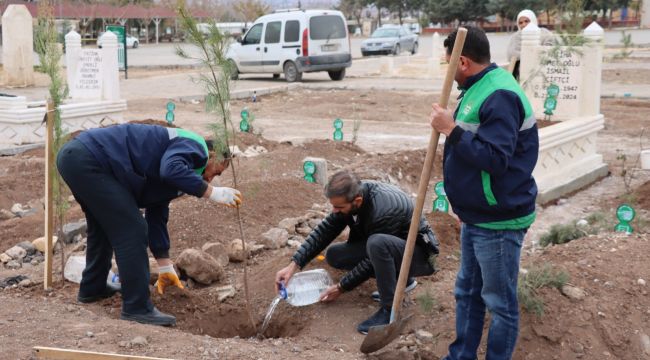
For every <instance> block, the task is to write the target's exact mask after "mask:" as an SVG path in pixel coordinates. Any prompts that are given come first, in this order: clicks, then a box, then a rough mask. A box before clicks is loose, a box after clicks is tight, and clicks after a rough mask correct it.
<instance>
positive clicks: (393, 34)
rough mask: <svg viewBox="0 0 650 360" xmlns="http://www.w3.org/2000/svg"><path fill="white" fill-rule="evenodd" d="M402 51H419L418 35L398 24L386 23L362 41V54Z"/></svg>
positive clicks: (397, 52)
mask: <svg viewBox="0 0 650 360" xmlns="http://www.w3.org/2000/svg"><path fill="white" fill-rule="evenodd" d="M402 51H409V52H410V53H411V54H415V53H416V52H418V36H417V35H416V34H413V33H412V32H411V31H409V30H408V29H406V28H404V27H402V26H398V25H384V26H382V27H380V28H379V29H377V30H375V32H373V33H372V35H370V37H369V38H368V39H366V40H364V41H363V42H362V43H361V55H363V56H368V55H377V54H393V55H397V54H399V53H401V52H402Z"/></svg>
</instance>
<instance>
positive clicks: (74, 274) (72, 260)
mask: <svg viewBox="0 0 650 360" xmlns="http://www.w3.org/2000/svg"><path fill="white" fill-rule="evenodd" d="M85 268H86V257H85V256H83V255H72V256H70V257H69V258H68V261H67V262H66V263H65V267H64V268H63V276H64V277H65V278H66V279H67V280H68V281H71V282H73V283H77V284H79V283H80V282H81V276H82V274H83V271H84V269H85ZM106 282H107V283H113V284H119V283H120V276H119V275H118V274H116V273H114V272H113V271H112V270H109V271H108V276H107V277H106Z"/></svg>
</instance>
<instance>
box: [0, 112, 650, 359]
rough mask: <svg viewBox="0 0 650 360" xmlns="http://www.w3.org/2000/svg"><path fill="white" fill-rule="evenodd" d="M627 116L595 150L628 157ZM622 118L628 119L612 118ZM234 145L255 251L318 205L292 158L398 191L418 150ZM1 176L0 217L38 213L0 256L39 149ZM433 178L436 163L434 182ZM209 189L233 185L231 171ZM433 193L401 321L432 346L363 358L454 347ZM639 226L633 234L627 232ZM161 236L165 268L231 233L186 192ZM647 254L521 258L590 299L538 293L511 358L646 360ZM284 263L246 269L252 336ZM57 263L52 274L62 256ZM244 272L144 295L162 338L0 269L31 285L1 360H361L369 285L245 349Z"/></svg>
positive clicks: (588, 249) (641, 195)
mask: <svg viewBox="0 0 650 360" xmlns="http://www.w3.org/2000/svg"><path fill="white" fill-rule="evenodd" d="M634 106H637V104H636V103H630V102H625V101H624V102H620V103H619V102H618V101H606V102H604V111H605V112H606V116H607V118H606V119H608V120H607V125H606V126H607V129H606V130H605V131H604V132H603V136H601V137H600V139H599V141H600V140H601V139H603V141H604V142H605V143H611V144H615V145H613V146H615V147H619V146H620V147H624V149H625V150H626V151H632V150H633V149H634V148H635V147H636V145H629V144H627V143H625V142H624V141H622V139H625V138H630V137H634V134H635V133H638V131H637V130H631V129H630V126H632V125H633V124H641V123H642V121H643V119H644V117H642V115H641V114H640V113H641V112H639V111H638V107H641V106H644V105H642V104H641V103H639V104H638V106H637V107H634ZM630 109H631V110H630ZM610 112H611V115H610ZM616 116H618V117H616ZM622 117H623V118H624V121H622V122H621V121H619V120H620V119H621V118H622ZM612 119H614V120H612ZM237 145H238V146H239V147H240V148H241V149H242V150H243V149H244V148H246V147H247V146H250V145H261V146H264V147H265V148H266V149H267V150H269V152H268V153H265V154H261V155H259V156H256V157H252V158H239V159H238V160H236V162H235V166H237V169H238V179H239V188H240V190H242V192H243V193H244V207H243V208H242V210H241V211H242V217H243V220H244V228H245V237H246V240H247V241H251V242H257V241H259V240H261V234H262V233H264V232H266V231H267V230H268V229H270V228H271V227H275V226H277V224H278V222H279V221H280V220H282V219H284V218H287V217H298V216H301V215H304V214H305V212H306V211H307V210H309V209H310V208H311V207H312V205H313V204H314V203H316V204H319V205H321V206H326V205H327V204H326V201H325V199H324V197H323V195H322V188H321V186H320V185H318V184H311V183H308V182H306V181H304V180H303V179H302V176H303V173H302V159H303V158H304V157H306V156H316V157H324V158H326V159H327V160H328V166H329V169H330V171H331V172H332V173H333V172H334V171H336V170H337V169H342V168H351V169H354V170H356V171H358V172H359V173H360V174H361V175H362V177H365V178H371V179H378V180H382V181H387V182H391V183H395V184H397V185H399V186H401V187H402V188H403V189H404V190H405V191H407V192H413V191H415V189H416V186H417V182H418V180H419V176H420V170H421V168H420V166H421V165H420V164H421V163H422V161H423V159H424V151H423V150H407V151H399V152H393V153H387V154H378V153H372V152H366V151H364V150H363V149H361V148H359V147H357V146H355V145H352V144H350V143H347V142H333V141H329V140H315V141H306V142H304V143H302V144H300V145H292V144H290V143H279V142H273V141H270V140H267V139H264V138H262V137H256V136H252V135H245V136H243V137H241V138H240V139H239V140H238V142H237ZM438 151H439V152H440V149H438ZM603 153H604V155H605V158H606V161H608V162H609V163H610V166H611V165H615V163H616V159H615V156H614V155H613V154H614V153H615V151H614V148H611V149H609V150H608V151H604V152H603ZM438 156H440V153H438ZM438 159H439V157H438ZM613 168H614V169H616V167H615V166H614V167H613ZM0 169H1V170H0V189H1V190H2V191H0V208H2V209H8V208H10V207H11V206H12V204H13V203H17V202H19V203H22V204H29V205H30V206H31V207H32V208H34V209H36V210H37V211H36V212H35V213H33V214H31V215H29V216H25V217H23V218H13V219H10V220H4V221H0V250H5V249H7V248H9V247H11V246H13V245H15V244H17V243H19V242H20V241H23V240H29V241H31V240H33V239H34V238H36V237H39V236H41V235H42V228H41V227H42V223H43V214H42V210H41V208H40V207H39V206H42V205H39V204H40V200H39V199H40V198H41V197H42V196H43V186H42V179H43V151H42V150H34V151H31V152H29V153H24V154H21V155H16V156H12V157H3V158H0ZM614 175H616V173H615V174H614ZM440 179H441V170H440V168H439V162H437V163H436V166H435V167H434V175H433V180H432V182H433V181H439V180H440ZM217 181H218V182H219V183H220V184H222V185H224V186H230V185H231V181H232V179H231V175H230V172H228V173H226V174H225V175H224V176H223V177H222V178H220V179H218V180H217ZM632 195H633V196H634V198H636V199H638V203H636V204H635V205H636V206H637V207H638V208H640V209H642V208H646V209H647V208H648V207H649V205H650V203H648V201H647V199H650V183H645V184H642V186H640V187H638V188H636V189H635V192H634V193H633V194H632ZM431 196H432V195H431V194H429V198H428V199H427V202H426V204H428V205H427V206H426V212H427V215H426V216H427V218H428V219H429V221H430V223H431V224H432V225H433V227H434V229H435V232H436V234H437V236H438V238H439V239H440V242H441V255H440V256H439V258H438V269H439V271H438V272H437V273H436V274H434V275H432V276H429V277H423V278H420V279H418V281H419V283H420V285H419V286H418V288H417V289H416V291H415V293H414V295H413V296H411V297H410V299H411V305H410V307H409V311H413V312H414V313H415V316H414V319H413V321H412V323H411V325H410V326H411V330H412V331H415V330H426V331H428V332H429V333H430V334H431V335H432V337H431V338H427V340H419V339H418V341H419V342H418V341H416V340H415V335H413V334H407V335H406V336H404V337H403V338H402V339H399V340H398V341H396V342H395V343H393V344H391V345H390V346H389V347H387V349H386V350H385V351H384V352H382V353H380V354H379V355H373V356H370V357H369V358H370V359H397V358H399V359H420V358H426V359H436V358H437V357H439V356H443V355H444V354H445V351H446V347H447V345H448V344H449V343H450V342H451V341H453V334H454V307H455V305H454V299H453V286H454V281H455V276H456V271H457V269H458V264H459V259H460V256H461V254H460V252H459V243H458V241H459V240H458V239H459V223H458V221H457V220H456V219H455V218H454V217H452V216H450V215H447V214H442V213H429V209H430V204H431V198H430V197H431ZM569 201H571V200H569ZM618 201H619V198H618V195H611V196H610V195H607V196H600V197H599V195H598V194H596V195H595V197H594V198H592V199H591V202H592V203H595V204H596V205H595V206H600V207H601V208H602V209H603V210H604V211H605V210H606V211H609V208H610V207H611V206H612V205H611V204H613V203H616V202H618ZM600 204H602V205H600ZM543 214H544V213H543V212H542V215H543ZM545 216H546V215H543V216H540V217H542V218H541V219H540V220H539V222H540V223H543V222H544V221H545V220H544V217H545ZM82 217H83V215H82V213H81V211H80V209H79V207H78V205H76V204H73V206H72V208H71V210H70V212H69V213H68V221H76V220H78V219H81V218H82ZM565 220H567V221H568V220H571V219H568V218H567V219H565ZM639 221H641V220H639ZM548 225H549V226H550V225H551V224H548ZM547 228H548V227H547ZM635 228H642V227H641V226H639V225H638V224H637V226H635ZM169 230H170V235H171V239H172V251H171V256H172V258H174V257H176V256H177V255H178V254H179V253H180V252H181V251H182V250H183V249H186V248H200V247H201V246H202V245H203V244H204V243H206V242H208V241H210V242H220V243H223V244H227V243H229V242H230V241H231V240H232V239H234V238H238V237H239V230H238V227H237V223H236V219H235V216H234V213H233V211H232V210H230V209H227V208H224V207H220V206H217V205H214V204H211V203H208V202H206V201H204V200H201V199H196V198H192V197H189V196H185V197H183V198H180V199H178V200H176V201H174V202H172V204H171V209H170V220H169ZM529 241H530V240H529ZM648 251H650V239H649V237H648V235H647V234H641V235H631V236H625V235H620V234H613V233H604V234H601V235H598V236H590V237H584V238H581V239H578V240H574V241H573V242H571V243H569V244H566V245H561V246H555V247H552V248H549V249H546V250H543V251H539V250H536V251H534V252H532V254H529V253H525V254H524V256H523V259H522V267H523V268H527V269H528V268H532V267H534V265H536V264H544V263H549V264H551V265H552V266H553V267H554V268H557V269H562V270H564V271H566V272H567V273H568V274H569V276H570V280H569V281H570V283H571V284H572V285H574V286H576V287H579V288H581V289H582V290H584V292H585V293H586V297H585V298H584V299H583V300H570V299H569V298H567V297H566V296H564V295H562V294H561V293H560V292H559V291H558V290H556V289H547V288H544V289H542V290H540V291H539V293H538V295H539V296H540V298H541V299H542V301H543V302H544V304H545V305H546V307H545V313H544V315H542V316H541V317H537V316H536V315H532V314H529V313H523V314H522V319H521V336H520V341H519V343H518V347H517V353H516V355H515V359H552V358H557V359H575V358H584V359H601V358H602V359H606V358H612V359H642V358H645V357H646V356H647V351H650V349H648V348H647V347H645V345H644V344H645V342H644V341H645V340H644V339H646V337H647V334H650V328H649V327H648V325H647V324H648V323H649V322H648V320H649V317H650V298H649V297H648V289H647V287H646V285H641V284H642V283H643V282H644V281H648V280H650V270H649V269H650V268H648V267H647V265H646V263H647V261H645V258H644V254H647V253H648ZM292 253H293V250H292V249H289V248H281V249H279V250H265V251H263V252H261V253H260V254H258V255H255V256H253V257H252V258H250V259H249V260H248V265H249V278H250V289H251V296H252V298H251V308H252V309H253V317H254V319H255V322H256V324H255V325H256V326H259V325H260V323H261V320H262V319H263V316H264V314H265V312H266V310H267V308H268V306H269V304H270V302H271V300H272V299H273V297H274V296H275V294H274V290H273V278H274V275H275V272H276V271H277V270H279V269H280V268H282V267H283V266H285V265H286V264H287V263H288V262H289V259H290V257H291V255H292ZM54 264H55V269H56V268H57V267H58V264H59V262H58V255H57V259H55V262H54ZM313 267H324V268H326V269H327V270H328V271H330V273H331V274H332V275H333V277H334V278H335V279H338V278H339V277H340V276H341V275H342V273H341V272H338V271H335V270H333V269H331V268H329V267H328V266H327V265H326V264H325V263H323V262H319V261H317V260H315V261H313V262H312V264H310V265H309V267H308V268H313ZM242 272H243V265H242V264H234V263H231V264H229V265H228V267H227V276H226V277H225V279H224V280H223V281H222V282H221V283H220V284H216V285H215V286H221V285H227V284H230V285H233V286H234V288H235V290H236V294H235V296H234V297H231V298H227V299H226V300H224V301H223V302H220V301H219V300H218V296H217V294H216V292H215V290H214V288H215V286H209V287H199V286H196V285H192V284H190V285H192V286H188V288H187V290H186V291H180V290H170V291H169V292H168V293H167V294H165V295H164V296H159V295H157V294H153V301H154V303H155V304H156V306H157V307H159V308H160V309H161V310H162V311H165V312H169V313H172V314H174V315H175V316H176V317H177V319H178V326H177V327H176V328H174V329H159V328H152V327H146V326H141V325H138V324H132V323H127V322H123V321H120V320H118V319H119V315H120V303H121V299H120V297H119V295H118V296H116V297H115V298H113V299H108V300H104V301H101V302H99V303H96V304H92V305H84V306H80V305H77V304H76V303H75V297H76V291H77V286H76V285H74V284H70V283H66V284H65V286H63V287H62V285H61V284H60V283H57V284H56V285H55V290H54V291H53V292H44V291H43V290H41V286H42V285H41V284H40V283H39V281H41V280H40V279H42V268H41V267H29V266H26V267H25V268H23V269H20V270H17V271H9V270H5V269H2V270H0V279H3V278H6V277H8V276H14V275H16V274H19V273H20V274H27V275H28V276H30V278H31V279H32V280H33V281H34V284H33V285H32V286H31V287H27V288H24V287H23V288H20V287H19V288H8V289H6V290H4V291H0V300H1V301H2V302H3V304H5V306H4V307H2V308H1V310H0V326H2V327H3V328H4V329H11V331H4V332H0V349H12V350H14V353H11V354H9V353H8V352H7V353H3V352H0V358H12V359H13V358H28V357H29V354H30V348H31V347H32V346H35V345H43V346H62V347H66V348H79V349H83V350H96V351H109V352H120V353H130V354H139V355H150V356H160V357H165V356H168V357H175V358H179V359H181V358H182V359H199V358H206V359H208V358H216V357H221V358H232V359H251V358H252V359H258V358H269V359H275V358H285V359H289V358H291V359H294V358H295V359H298V358H317V359H352V358H359V356H360V354H359V353H358V351H357V349H358V346H359V344H360V343H361V341H362V340H363V336H362V335H360V334H358V333H356V331H355V327H356V325H357V324H358V323H359V322H361V321H363V320H365V319H366V318H367V317H368V316H369V315H371V314H372V313H373V312H374V311H375V309H376V303H374V302H373V301H372V300H371V298H370V293H371V292H372V291H374V290H375V284H374V281H372V280H371V281H368V282H366V283H365V284H363V285H362V286H360V287H359V289H357V290H355V291H352V292H350V293H346V294H344V295H343V296H342V297H341V298H340V299H339V300H338V301H337V302H335V303H334V304H330V305H325V304H317V305H313V306H308V307H304V308H292V307H290V306H289V305H287V304H280V306H279V307H278V309H277V310H276V313H275V315H274V317H273V319H272V320H271V326H270V328H269V330H268V331H267V333H266V334H265V335H266V337H268V338H270V339H267V340H255V339H249V337H252V336H254V335H255V331H254V330H253V325H252V324H250V322H249V320H248V315H247V313H246V310H245V309H246V306H245V301H244V296H243V292H244V291H243V287H242ZM57 277H58V274H57ZM639 279H641V280H643V281H639ZM88 332H91V333H92V334H93V335H92V336H90V335H88ZM190 334H194V335H201V336H194V335H190ZM138 335H144V336H145V337H146V340H147V342H148V344H147V345H134V343H133V341H131V339H132V338H133V337H135V336H138ZM203 335H209V337H206V336H203ZM644 335H645V337H644ZM14 354H15V356H14Z"/></svg>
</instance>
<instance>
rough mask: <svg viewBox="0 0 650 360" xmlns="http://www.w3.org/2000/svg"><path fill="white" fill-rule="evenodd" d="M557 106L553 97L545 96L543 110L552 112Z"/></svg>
mask: <svg viewBox="0 0 650 360" xmlns="http://www.w3.org/2000/svg"><path fill="white" fill-rule="evenodd" d="M556 107H557V100H556V99H555V98H554V97H547V98H546V100H544V110H546V111H550V112H553V110H555V108H556Z"/></svg>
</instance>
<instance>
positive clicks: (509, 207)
mask: <svg viewBox="0 0 650 360" xmlns="http://www.w3.org/2000/svg"><path fill="white" fill-rule="evenodd" d="M461 90H462V91H463V92H462V94H461V100H460V103H459V105H458V107H457V108H456V112H455V115H454V117H455V120H456V127H455V128H454V130H453V131H452V133H451V134H450V135H449V138H448V139H447V142H446V143H445V152H444V159H443V164H444V165H443V167H444V180H445V191H446V193H447V196H448V198H449V202H450V203H451V206H452V208H453V210H454V212H455V213H456V214H457V215H458V216H459V217H460V219H461V220H462V221H463V222H465V223H467V224H472V225H476V226H480V227H484V228H489V229H495V230H506V229H508V230H514V229H525V228H528V227H529V226H530V225H531V224H532V223H533V221H534V220H535V198H536V197H537V185H536V184H535V179H533V176H532V173H533V169H534V168H535V163H536V162H537V155H538V151H539V138H538V134H537V124H536V121H535V115H534V114H533V111H532V107H531V106H530V103H529V101H528V99H527V98H526V95H525V94H524V92H523V90H522V89H521V87H520V86H519V84H518V83H517V82H516V81H515V79H514V78H513V77H512V75H511V74H509V73H508V72H506V71H505V70H503V69H501V68H498V67H497V66H496V65H495V64H491V65H490V66H488V67H487V68H486V69H485V70H483V71H481V72H480V73H478V74H476V75H474V76H472V77H470V78H469V79H467V81H465V83H464V84H463V86H462V87H461Z"/></svg>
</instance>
